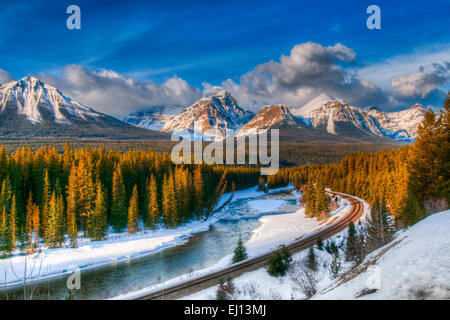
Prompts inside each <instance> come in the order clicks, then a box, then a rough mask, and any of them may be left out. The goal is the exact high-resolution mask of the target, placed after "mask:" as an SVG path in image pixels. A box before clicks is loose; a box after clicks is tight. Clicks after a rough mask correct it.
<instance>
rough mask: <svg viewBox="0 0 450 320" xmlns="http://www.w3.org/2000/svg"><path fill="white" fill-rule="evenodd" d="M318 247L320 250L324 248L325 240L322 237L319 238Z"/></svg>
mask: <svg viewBox="0 0 450 320" xmlns="http://www.w3.org/2000/svg"><path fill="white" fill-rule="evenodd" d="M317 249H318V250H320V251H322V250H323V241H322V238H319V239H318V240H317Z"/></svg>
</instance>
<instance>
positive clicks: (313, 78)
mask: <svg viewBox="0 0 450 320" xmlns="http://www.w3.org/2000/svg"><path fill="white" fill-rule="evenodd" d="M355 61H356V53H355V52H354V51H353V50H352V49H350V48H348V47H346V46H345V45H342V44H340V43H338V44H335V45H334V46H328V47H325V46H322V45H320V44H318V43H313V42H307V43H302V44H299V45H296V46H294V47H293V48H292V50H291V52H290V54H289V55H288V56H284V55H282V56H281V57H280V59H279V61H273V60H272V61H269V62H266V63H263V64H260V65H258V66H257V67H256V68H255V69H253V70H252V71H250V72H248V73H246V74H244V75H242V76H241V77H240V79H239V82H235V81H233V80H231V79H228V80H226V81H224V82H222V84H221V87H222V88H225V89H227V90H231V91H232V92H233V94H234V95H235V96H236V97H237V98H238V100H239V101H242V104H243V105H248V106H252V107H253V108H257V107H260V106H261V105H263V104H267V103H285V104H286V103H287V104H292V105H301V104H304V103H305V102H307V101H309V100H310V99H312V98H313V97H315V96H317V95H318V94H319V93H320V92H327V93H329V94H331V95H335V96H340V97H342V98H344V99H346V100H347V101H349V102H350V103H354V104H369V103H370V104H381V103H384V102H386V101H387V97H386V95H385V93H384V92H383V91H382V90H381V89H380V88H378V87H377V86H375V85H374V84H372V83H371V82H370V81H368V80H366V79H361V78H359V77H358V76H356V75H355V74H353V73H350V72H348V71H346V70H345V68H344V66H345V65H348V64H351V63H354V62H355ZM204 86H205V90H206V91H208V90H212V89H214V90H216V89H217V88H215V87H213V86H211V85H209V84H204ZM208 93H211V92H208Z"/></svg>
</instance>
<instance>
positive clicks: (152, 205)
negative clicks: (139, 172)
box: [146, 174, 160, 229]
mask: <svg viewBox="0 0 450 320" xmlns="http://www.w3.org/2000/svg"><path fill="white" fill-rule="evenodd" d="M148 198H149V199H148V214H147V221H146V222H147V227H151V228H152V229H153V228H155V225H156V224H157V223H158V222H159V217H160V211H159V203H158V188H157V185H156V179H155V176H154V175H153V174H152V175H151V176H150V182H149V186H148Z"/></svg>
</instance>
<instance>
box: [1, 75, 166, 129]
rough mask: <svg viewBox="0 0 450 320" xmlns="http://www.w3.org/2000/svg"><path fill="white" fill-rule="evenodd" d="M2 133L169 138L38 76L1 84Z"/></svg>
mask: <svg viewBox="0 0 450 320" xmlns="http://www.w3.org/2000/svg"><path fill="white" fill-rule="evenodd" d="M0 135H1V136H4V137H17V138H19V137H20V138H34V137H69V136H70V137H99V138H100V137H108V138H131V137H132V138H140V137H143V138H156V137H161V138H168V136H167V135H165V134H163V133H160V132H155V131H149V130H144V129H140V128H136V127H133V126H130V125H128V124H126V123H124V122H122V121H120V120H117V119H115V118H113V117H110V116H108V115H105V114H102V113H100V112H97V111H95V110H93V109H91V108H89V107H87V106H85V105H83V104H81V103H79V102H77V101H75V100H72V99H71V98H69V97H67V96H65V95H64V94H63V93H62V92H61V91H60V90H58V89H57V88H55V87H52V86H50V85H48V84H46V83H44V82H42V81H40V80H39V79H36V78H34V77H25V78H23V79H20V80H18V81H9V82H7V83H5V84H3V85H2V86H1V87H0Z"/></svg>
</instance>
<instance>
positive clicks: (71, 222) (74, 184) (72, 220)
mask: <svg viewBox="0 0 450 320" xmlns="http://www.w3.org/2000/svg"><path fill="white" fill-rule="evenodd" d="M78 199H79V193H78V177H77V169H76V165H75V164H72V166H71V168H70V174H69V180H68V186H67V212H66V215H67V233H68V235H69V238H70V246H71V247H72V248H76V246H77V237H78V224H77V216H78V214H79V206H78Z"/></svg>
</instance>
